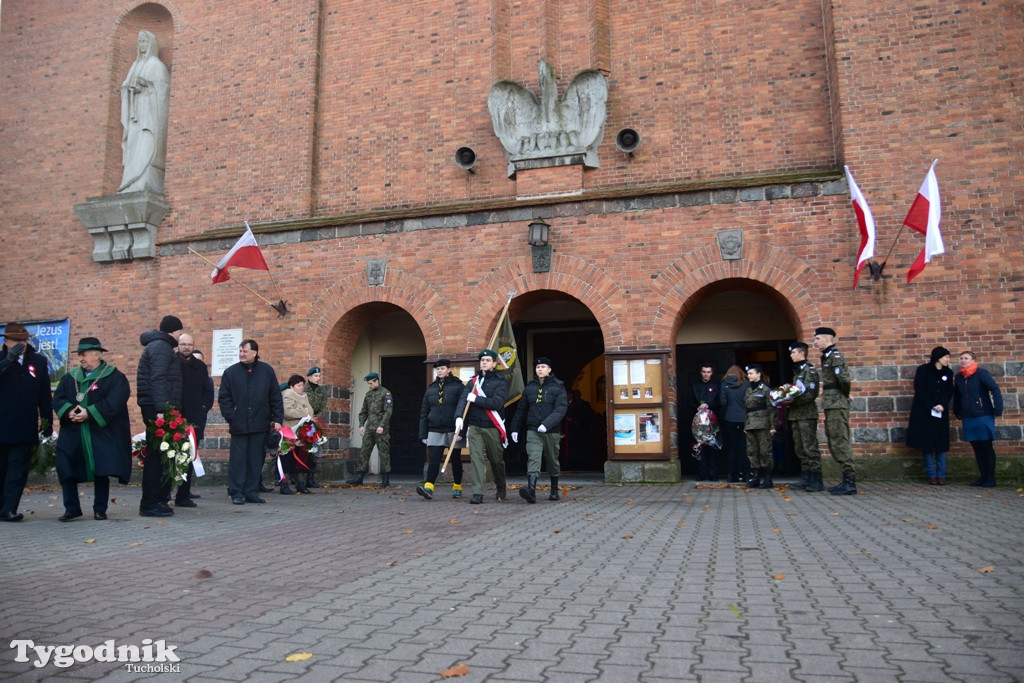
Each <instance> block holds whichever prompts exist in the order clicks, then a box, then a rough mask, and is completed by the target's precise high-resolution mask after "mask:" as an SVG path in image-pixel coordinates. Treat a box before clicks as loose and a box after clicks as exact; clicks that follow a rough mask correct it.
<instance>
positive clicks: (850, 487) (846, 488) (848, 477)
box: [828, 474, 857, 496]
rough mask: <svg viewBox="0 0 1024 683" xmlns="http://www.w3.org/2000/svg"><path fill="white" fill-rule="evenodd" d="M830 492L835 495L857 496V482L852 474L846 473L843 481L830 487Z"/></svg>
mask: <svg viewBox="0 0 1024 683" xmlns="http://www.w3.org/2000/svg"><path fill="white" fill-rule="evenodd" d="M828 492H829V493H831V494H832V495H833V496H856V495H857V482H856V480H855V479H854V476H853V475H852V474H844V475H843V481H842V483H840V484H839V486H835V487H833V488H830V489H829V490H828Z"/></svg>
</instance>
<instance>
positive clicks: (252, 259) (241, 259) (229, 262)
mask: <svg viewBox="0 0 1024 683" xmlns="http://www.w3.org/2000/svg"><path fill="white" fill-rule="evenodd" d="M230 266H237V267H238V268H249V269H251V270H267V271H269V270H270V268H269V267H268V266H267V261H266V259H264V258H263V252H262V251H260V245H258V244H256V238H255V237H253V234H252V228H250V227H249V223H248V222H246V224H245V232H244V233H242V236H241V237H239V238H238V241H237V242H235V246H233V247H231V251H229V252H228V253H227V254H225V255H224V258H222V259H221V260H220V261H218V262H217V267H216V268H214V269H213V272H212V273H210V279H211V280H213V284H217V283H218V282H227V281H228V280H230V279H231V275H230V274H229V273H228V268H229V267H230Z"/></svg>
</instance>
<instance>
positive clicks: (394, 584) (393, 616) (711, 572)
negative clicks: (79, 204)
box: [0, 478, 1024, 683]
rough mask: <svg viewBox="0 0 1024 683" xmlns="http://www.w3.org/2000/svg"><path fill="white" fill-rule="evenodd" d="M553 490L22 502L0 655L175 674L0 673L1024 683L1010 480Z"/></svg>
mask: <svg viewBox="0 0 1024 683" xmlns="http://www.w3.org/2000/svg"><path fill="white" fill-rule="evenodd" d="M564 481H567V482H568V483H569V485H570V486H571V487H572V488H570V489H569V490H567V491H566V492H565V496H564V498H563V500H562V501H560V502H557V503H552V502H549V501H547V494H546V492H545V494H544V495H543V496H538V498H539V499H540V500H538V503H537V504H536V505H527V504H526V503H525V502H524V501H523V500H521V499H520V498H519V496H518V495H516V493H517V492H516V491H514V490H513V491H510V497H509V500H508V501H506V502H503V503H499V502H497V501H495V500H494V495H493V489H492V490H491V492H490V493H489V494H488V496H487V498H486V499H485V504H484V505H481V506H472V507H471V506H469V505H468V504H467V503H466V502H465V499H463V501H461V502H457V501H452V500H450V499H449V498H448V495H449V494H448V487H447V486H439V487H438V495H437V497H436V498H435V500H433V501H430V502H427V501H424V500H422V499H420V498H419V496H417V495H416V494H415V492H414V487H415V483H416V482H413V481H402V482H399V483H398V484H397V485H396V486H392V488H390V489H388V490H384V491H380V490H378V489H374V488H372V487H360V488H357V489H350V488H327V489H320V490H318V491H317V492H316V495H311V496H281V495H278V494H276V493H273V494H264V496H265V498H266V499H267V501H268V504H266V505H253V504H247V505H244V506H232V505H231V504H230V501H229V500H228V498H227V496H225V495H224V491H223V489H221V488H214V487H199V489H198V490H199V491H200V493H201V494H202V499H201V500H199V501H198V503H199V507H197V508H195V509H185V510H179V511H178V512H177V513H176V514H175V516H174V517H173V518H170V519H168V520H166V521H164V520H156V519H152V518H142V517H139V516H138V514H137V510H138V499H139V493H140V489H139V488H137V487H133V486H128V487H114V488H113V489H112V497H114V498H115V502H114V503H113V504H112V505H111V507H110V511H109V515H110V519H109V520H108V521H105V522H98V521H94V520H93V519H92V518H91V517H92V516H91V515H90V514H89V511H90V510H89V506H90V505H91V502H92V501H91V491H90V490H89V487H84V488H85V489H86V490H85V491H84V493H85V495H83V501H82V502H83V507H84V508H85V510H86V516H85V517H84V518H82V519H80V520H76V521H73V522H69V523H58V522H57V517H58V516H60V514H61V513H62V511H63V508H62V506H61V503H60V493H59V491H58V490H54V488H53V487H50V488H48V489H46V488H44V489H42V490H31V491H29V492H27V494H26V497H25V499H24V500H23V503H22V508H21V509H22V511H23V512H25V514H26V520H25V521H24V522H22V523H20V524H6V525H4V526H3V528H0V532H2V533H0V543H2V545H3V549H2V553H0V581H2V586H0V606H2V614H3V621H2V628H3V636H4V638H5V643H6V644H9V643H12V642H13V641H16V640H21V641H24V640H32V641H33V644H34V645H35V646H43V645H46V646H49V645H88V646H90V647H93V648H94V647H96V646H99V645H101V644H102V643H104V642H105V641H108V640H111V639H112V640H114V641H115V643H116V644H117V645H135V646H140V645H141V644H143V640H144V639H148V640H151V641H153V642H156V641H159V640H163V641H165V645H166V646H167V647H171V646H173V647H174V648H175V650H174V654H175V655H176V656H177V657H178V658H179V659H180V662H177V663H174V664H173V668H174V671H173V672H168V673H147V672H140V671H128V670H127V667H126V665H125V664H124V663H118V662H99V661H88V662H84V663H74V664H73V665H72V666H70V667H67V668H59V667H57V666H56V665H55V664H54V663H53V662H52V661H50V662H48V663H47V664H46V665H45V666H42V667H35V666H34V663H33V662H34V661H35V660H36V655H35V652H34V651H33V650H31V649H29V650H27V653H28V656H27V659H29V660H30V661H27V662H25V661H21V662H19V661H16V659H17V658H18V650H17V648H15V647H10V648H8V647H7V646H6V644H5V650H6V651H5V653H4V655H3V657H2V658H0V677H3V678H10V679H18V680H57V679H58V678H59V679H61V680H98V679H99V680H111V681H122V680H125V681H127V680H137V679H141V678H157V679H162V680H214V681H216V680H225V681H237V680H252V681H279V680H292V679H299V680H307V681H327V680H346V681H349V680H351V681H439V680H446V679H444V678H443V677H442V675H441V673H442V672H444V671H446V670H448V669H450V668H451V667H453V666H456V665H459V664H465V665H466V666H467V667H468V673H466V674H465V675H464V676H462V677H460V678H455V679H453V680H464V681H484V680H494V681H547V680H554V681H591V680H600V681H675V680H705V681H788V680H796V681H829V682H837V683H838V682H839V681H922V682H933V681H972V682H973V681H993V682H994V681H1019V680H1022V679H1024V616H1022V615H1024V569H1022V562H1021V551H1020V548H1021V541H1022V540H1024V515H1022V514H1021V511H1022V506H1024V498H1022V494H1021V492H1020V491H1018V490H1017V489H1016V488H1012V487H1001V488H997V489H994V490H988V489H987V490H984V491H982V490H979V489H974V488H969V487H966V486H947V487H944V488H939V487H928V486H920V485H910V484H900V485H883V484H870V483H869V484H867V485H864V486H862V487H861V488H862V491H861V495H859V496H849V497H832V496H828V495H825V494H805V493H799V492H792V493H790V492H787V491H786V490H784V489H782V490H775V491H751V492H748V491H747V490H746V489H742V488H698V487H697V486H695V485H694V484H693V483H692V482H687V483H684V484H679V485H672V486H640V485H637V486H621V487H620V486H611V485H605V484H602V483H600V482H596V481H587V480H574V479H572V478H569V479H568V480H564ZM988 568H991V570H989V571H979V570H987V569H988ZM204 570H205V571H204ZM207 575H209V576H208V578H202V577H204V576H207ZM23 649H24V648H23ZM307 653H308V654H309V655H311V656H309V657H306V658H304V659H299V661H287V658H289V656H290V655H305V654H307ZM25 658H26V657H22V659H25ZM136 666H139V665H138V664H136ZM154 666H157V665H154Z"/></svg>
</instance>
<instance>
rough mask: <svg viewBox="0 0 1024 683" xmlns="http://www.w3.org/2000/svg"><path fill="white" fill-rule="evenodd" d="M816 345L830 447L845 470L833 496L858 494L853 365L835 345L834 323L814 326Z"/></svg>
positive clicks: (826, 430)
mask: <svg viewBox="0 0 1024 683" xmlns="http://www.w3.org/2000/svg"><path fill="white" fill-rule="evenodd" d="M814 348H816V349H818V350H819V351H821V399H822V400H821V404H822V408H824V409H825V436H826V438H827V439H828V450H829V452H830V453H831V454H832V460H834V461H835V463H836V464H837V465H839V467H841V468H842V470H843V481H842V482H840V483H839V484H838V485H837V486H833V487H832V488H830V489H829V490H828V492H829V493H831V494H832V495H833V496H855V495H857V481H856V479H855V477H854V470H853V444H851V443H850V369H849V368H848V367H847V366H846V359H844V358H843V354H842V353H840V352H839V349H837V348H836V331H835V330H833V329H832V328H831V327H819V328H818V329H816V330H814Z"/></svg>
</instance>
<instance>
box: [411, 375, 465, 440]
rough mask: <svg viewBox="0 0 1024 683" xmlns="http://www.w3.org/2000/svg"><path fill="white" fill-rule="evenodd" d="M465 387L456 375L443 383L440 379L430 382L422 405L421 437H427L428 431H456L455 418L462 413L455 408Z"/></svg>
mask: <svg viewBox="0 0 1024 683" xmlns="http://www.w3.org/2000/svg"><path fill="white" fill-rule="evenodd" d="M465 388H466V387H465V385H464V384H463V383H462V381H461V380H459V378H458V377H456V376H454V375H448V376H447V377H445V380H444V384H443V385H442V384H441V380H440V379H435V380H434V381H433V382H431V383H430V386H429V387H427V393H426V394H424V395H423V404H422V405H421V406H420V436H419V438H420V439H425V438H427V432H440V433H442V434H447V433H448V432H454V431H455V418H456V417H460V416H461V415H462V413H459V414H458V415H456V413H455V409H456V408H457V407H458V405H459V399H460V398H462V392H463V390H465Z"/></svg>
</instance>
